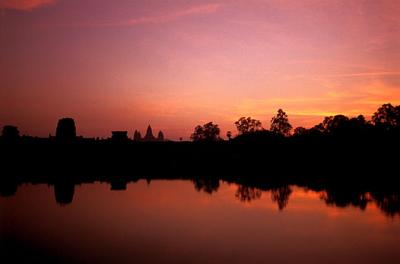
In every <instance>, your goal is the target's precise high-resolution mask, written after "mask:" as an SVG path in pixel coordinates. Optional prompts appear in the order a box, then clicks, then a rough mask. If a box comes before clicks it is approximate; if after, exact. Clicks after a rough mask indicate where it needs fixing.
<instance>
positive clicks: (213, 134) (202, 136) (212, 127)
mask: <svg viewBox="0 0 400 264" xmlns="http://www.w3.org/2000/svg"><path fill="white" fill-rule="evenodd" d="M219 133H220V129H219V127H218V125H216V124H213V123H212V122H209V123H206V124H204V125H203V126H196V127H195V128H194V132H193V134H192V135H191V136H190V138H191V139H192V140H193V141H217V140H219Z"/></svg>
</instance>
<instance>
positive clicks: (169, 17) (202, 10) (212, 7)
mask: <svg viewBox="0 0 400 264" xmlns="http://www.w3.org/2000/svg"><path fill="white" fill-rule="evenodd" d="M220 7H221V4H218V3H213V4H203V5H197V6H192V7H188V8H186V9H182V10H178V11H175V12H171V13H167V14H163V15H154V16H143V17H139V18H133V19H127V20H124V21H117V22H109V23H91V24H88V26H111V27H112V26H136V25H144V24H161V23H166V22H170V21H175V20H178V19H180V18H183V17H188V16H192V15H204V14H211V13H215V12H217V11H218V9H219V8H220Z"/></svg>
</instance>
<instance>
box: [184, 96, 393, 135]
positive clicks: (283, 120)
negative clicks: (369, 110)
mask: <svg viewBox="0 0 400 264" xmlns="http://www.w3.org/2000/svg"><path fill="white" fill-rule="evenodd" d="M234 124H235V126H236V129H237V132H238V133H237V135H238V136H237V138H240V137H241V136H243V135H246V136H249V135H250V136H251V135H254V134H257V133H259V132H263V133H264V134H266V133H267V134H271V135H276V136H283V137H300V136H313V135H314V136H317V135H332V136H357V135H367V134H382V133H396V134H397V133H398V132H399V131H400V105H398V106H393V105H392V104H390V103H387V104H383V105H382V106H381V107H379V108H378V109H377V110H376V112H375V113H374V114H373V116H372V118H371V120H366V118H365V117H364V116H363V115H358V116H357V117H351V118H350V117H347V116H345V115H335V116H328V117H325V118H324V120H323V121H322V122H321V123H319V124H317V125H315V126H313V127H311V128H308V129H307V128H304V127H296V128H295V129H293V127H292V125H291V124H290V122H289V118H288V115H287V114H286V112H285V111H283V110H282V109H279V110H278V112H277V114H276V115H275V116H273V117H272V118H271V121H270V128H269V130H268V129H266V128H264V127H263V126H262V123H261V121H260V120H257V119H254V118H251V117H241V118H239V119H238V120H237V121H236V122H235V123H234ZM220 132H221V130H220V128H219V126H218V125H217V124H214V123H213V122H208V123H206V124H204V125H198V126H196V127H195V128H194V132H193V133H192V134H191V136H190V138H191V139H192V140H193V141H220V140H222V139H221V137H220ZM226 136H227V138H228V139H229V140H231V139H232V136H233V135H232V131H228V132H227V133H226Z"/></svg>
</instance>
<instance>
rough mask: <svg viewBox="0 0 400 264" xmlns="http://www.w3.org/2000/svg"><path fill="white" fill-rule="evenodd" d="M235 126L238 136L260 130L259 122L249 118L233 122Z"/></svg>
mask: <svg viewBox="0 0 400 264" xmlns="http://www.w3.org/2000/svg"><path fill="white" fill-rule="evenodd" d="M235 126H236V128H237V130H238V132H239V134H240V135H242V134H245V133H250V132H255V131H258V130H261V129H262V127H261V122H260V121H259V120H257V119H253V118H251V117H247V118H246V117H241V118H239V120H238V121H236V122H235Z"/></svg>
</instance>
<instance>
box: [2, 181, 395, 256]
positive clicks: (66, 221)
mask: <svg viewBox="0 0 400 264" xmlns="http://www.w3.org/2000/svg"><path fill="white" fill-rule="evenodd" d="M236 190H237V186H236V185H227V184H225V183H221V185H220V188H219V190H218V192H214V193H213V194H212V195H209V194H206V193H204V192H197V191H196V190H195V189H194V187H193V183H192V182H190V181H152V182H151V184H150V186H148V185H147V183H146V182H145V181H143V180H141V181H139V182H138V183H135V184H129V185H128V188H127V190H126V191H110V186H109V185H107V184H90V185H81V186H76V190H75V196H74V201H73V202H72V204H69V205H67V206H63V207H60V206H58V205H57V204H56V203H55V201H54V197H53V195H54V194H53V190H52V189H51V188H48V187H47V186H45V185H33V186H32V185H25V186H23V187H21V188H19V189H18V192H17V194H16V196H13V197H10V198H1V199H0V208H1V210H2V214H1V215H2V226H1V232H2V237H3V238H4V237H14V238H15V237H16V238H18V239H21V240H23V241H25V243H27V244H28V245H34V246H35V248H37V249H38V250H39V252H40V251H50V250H51V252H59V253H58V254H61V255H63V256H64V257H65V256H66V257H67V259H68V256H72V255H74V256H75V257H77V256H80V257H79V259H80V260H82V259H86V258H87V259H91V258H95V259H97V260H102V261H113V262H118V263H119V262H120V261H121V260H125V261H126V262H132V260H136V261H138V262H145V261H151V262H158V263H159V262H160V260H161V259H163V258H164V260H166V261H165V262H170V263H179V262H183V263H188V262H190V263H223V262H232V263H244V262H246V261H254V262H256V263H260V262H266V260H268V261H269V262H273V263H276V262H277V261H278V262H284V263H287V262H297V263H299V262H300V263H301V262H304V263H306V262H308V263H317V262H318V263H321V262H324V263H330V262H336V263H343V262H346V263H353V262H355V261H356V260H357V261H361V262H362V263H390V262H391V263H394V262H396V261H399V260H400V251H399V246H398V245H399V244H398V243H399V242H400V241H399V237H400V222H399V221H398V218H387V217H385V216H384V215H383V214H382V212H381V211H379V209H377V208H376V206H375V205H374V204H370V205H369V206H368V207H367V208H366V210H365V211H362V210H360V209H358V208H355V207H347V208H335V207H332V206H326V205H325V204H324V202H323V201H322V200H321V199H320V195H321V194H320V193H315V192H313V191H308V192H305V191H304V190H302V189H299V188H293V192H292V194H291V196H290V200H289V203H288V206H287V207H286V208H285V209H284V210H283V211H279V210H278V208H277V204H276V203H273V202H272V201H271V196H270V193H269V192H263V194H262V196H261V198H260V199H258V200H254V201H252V202H250V203H248V202H246V203H243V202H240V201H239V200H238V199H237V198H236V197H235V192H236ZM389 260H390V261H389ZM163 262H164V261H163Z"/></svg>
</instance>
